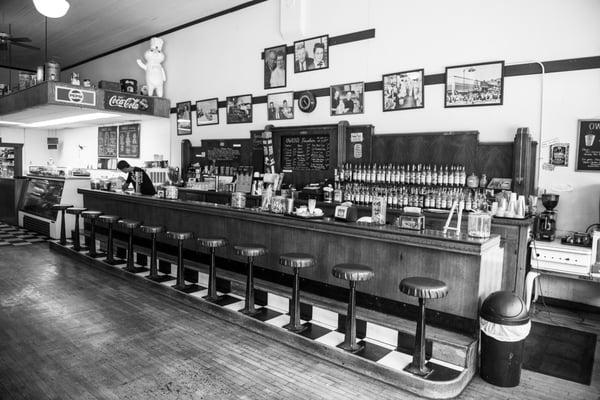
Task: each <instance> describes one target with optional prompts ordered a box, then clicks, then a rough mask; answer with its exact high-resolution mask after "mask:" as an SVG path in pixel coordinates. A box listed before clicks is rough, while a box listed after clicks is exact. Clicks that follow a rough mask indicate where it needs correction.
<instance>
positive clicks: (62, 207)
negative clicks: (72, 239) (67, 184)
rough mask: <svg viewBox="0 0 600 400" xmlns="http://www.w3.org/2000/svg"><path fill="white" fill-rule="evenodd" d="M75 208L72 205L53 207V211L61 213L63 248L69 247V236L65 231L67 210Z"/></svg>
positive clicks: (61, 242) (61, 241)
mask: <svg viewBox="0 0 600 400" xmlns="http://www.w3.org/2000/svg"><path fill="white" fill-rule="evenodd" d="M71 207H73V205H72V204H55V205H53V206H52V209H53V210H57V211H60V241H59V243H60V244H61V245H63V246H66V245H67V234H66V230H65V210H66V209H67V208H71Z"/></svg>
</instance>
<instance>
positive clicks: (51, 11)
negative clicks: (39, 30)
mask: <svg viewBox="0 0 600 400" xmlns="http://www.w3.org/2000/svg"><path fill="white" fill-rule="evenodd" d="M33 5H34V6H35V8H36V10H38V11H39V13H40V14H42V15H45V16H46V17H48V18H60V17H63V16H64V15H65V14H66V13H67V11H68V10H69V7H70V5H69V2H68V1H66V0H33Z"/></svg>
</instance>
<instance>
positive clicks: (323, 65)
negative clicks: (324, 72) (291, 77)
mask: <svg viewBox="0 0 600 400" xmlns="http://www.w3.org/2000/svg"><path fill="white" fill-rule="evenodd" d="M327 68H329V35H322V36H316V37H312V38H309V39H304V40H297V41H295V42H294V73H296V74H298V73H300V72H308V71H314V70H318V69H327Z"/></svg>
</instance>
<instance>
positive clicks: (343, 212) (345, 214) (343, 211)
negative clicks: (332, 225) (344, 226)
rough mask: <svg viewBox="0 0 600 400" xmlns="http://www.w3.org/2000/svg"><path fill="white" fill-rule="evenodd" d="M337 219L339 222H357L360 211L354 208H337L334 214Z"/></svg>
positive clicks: (341, 206)
mask: <svg viewBox="0 0 600 400" xmlns="http://www.w3.org/2000/svg"><path fill="white" fill-rule="evenodd" d="M333 216H334V218H335V219H337V220H339V221H347V222H356V220H357V219H358V210H357V208H356V207H354V206H344V205H339V206H335V211H334V213H333Z"/></svg>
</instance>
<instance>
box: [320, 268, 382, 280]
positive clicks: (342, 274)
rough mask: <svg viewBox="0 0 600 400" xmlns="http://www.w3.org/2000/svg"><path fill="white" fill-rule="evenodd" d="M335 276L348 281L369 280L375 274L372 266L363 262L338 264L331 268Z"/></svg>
mask: <svg viewBox="0 0 600 400" xmlns="http://www.w3.org/2000/svg"><path fill="white" fill-rule="evenodd" d="M331 273H332V274H333V276H335V277H336V278H339V279H345V280H347V281H368V280H369V279H371V278H373V277H374V276H375V273H374V272H373V270H372V269H371V268H370V267H367V266H366V265H361V264H338V265H336V266H334V267H333V269H332V270H331Z"/></svg>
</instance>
